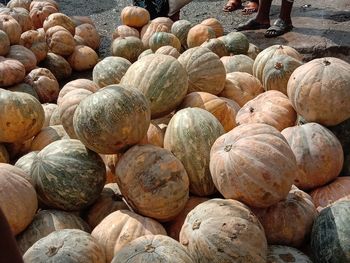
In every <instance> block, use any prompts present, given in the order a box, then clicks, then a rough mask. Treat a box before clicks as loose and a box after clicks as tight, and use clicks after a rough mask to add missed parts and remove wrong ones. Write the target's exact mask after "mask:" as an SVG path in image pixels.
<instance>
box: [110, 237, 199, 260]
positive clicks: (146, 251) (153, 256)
mask: <svg viewBox="0 0 350 263" xmlns="http://www.w3.org/2000/svg"><path fill="white" fill-rule="evenodd" d="M124 262H128V263H138V262H167V263H194V261H193V259H192V258H191V257H190V255H189V254H188V253H187V252H186V250H185V249H184V248H183V246H181V244H179V243H178V242H176V241H175V240H174V239H172V238H170V237H167V236H163V235H146V236H142V237H139V238H137V239H135V240H133V241H131V242H130V243H128V244H127V245H126V246H125V247H124V248H123V249H122V250H120V251H119V252H117V253H116V255H115V256H114V258H113V260H112V262H111V263H124Z"/></svg>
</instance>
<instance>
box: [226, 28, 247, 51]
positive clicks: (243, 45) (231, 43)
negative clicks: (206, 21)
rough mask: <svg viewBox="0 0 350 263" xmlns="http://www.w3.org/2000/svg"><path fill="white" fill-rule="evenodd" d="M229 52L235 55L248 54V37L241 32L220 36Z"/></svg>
mask: <svg viewBox="0 0 350 263" xmlns="http://www.w3.org/2000/svg"><path fill="white" fill-rule="evenodd" d="M220 39H221V40H222V41H223V42H224V43H225V46H226V49H227V50H228V52H230V53H231V54H234V55H238V54H247V52H248V49H249V41H248V38H247V37H246V36H245V35H244V34H243V33H241V32H231V33H229V34H227V35H225V36H223V37H221V38H220Z"/></svg>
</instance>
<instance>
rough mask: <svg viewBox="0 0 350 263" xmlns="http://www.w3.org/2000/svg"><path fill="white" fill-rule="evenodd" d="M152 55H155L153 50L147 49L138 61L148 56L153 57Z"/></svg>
mask: <svg viewBox="0 0 350 263" xmlns="http://www.w3.org/2000/svg"><path fill="white" fill-rule="evenodd" d="M151 54H154V53H153V51H152V49H150V48H149V49H146V50H145V51H143V52H142V53H141V54H140V55H139V57H138V58H137V60H140V59H141V58H143V57H145V56H148V55H151Z"/></svg>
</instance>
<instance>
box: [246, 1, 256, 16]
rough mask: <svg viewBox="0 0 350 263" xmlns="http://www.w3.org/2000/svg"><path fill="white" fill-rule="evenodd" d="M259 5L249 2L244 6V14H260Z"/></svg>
mask: <svg viewBox="0 0 350 263" xmlns="http://www.w3.org/2000/svg"><path fill="white" fill-rule="evenodd" d="M258 8H259V3H258V2H254V1H248V2H247V4H245V5H244V8H243V10H242V12H243V14H245V15H250V14H252V13H255V12H258Z"/></svg>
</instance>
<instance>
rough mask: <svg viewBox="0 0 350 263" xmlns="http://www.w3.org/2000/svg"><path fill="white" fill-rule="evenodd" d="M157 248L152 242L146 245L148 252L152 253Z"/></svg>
mask: <svg viewBox="0 0 350 263" xmlns="http://www.w3.org/2000/svg"><path fill="white" fill-rule="evenodd" d="M155 250H156V249H155V247H154V246H152V244H148V245H146V246H145V252H148V253H152V252H154V251H155Z"/></svg>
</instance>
